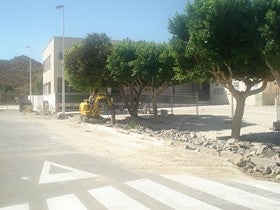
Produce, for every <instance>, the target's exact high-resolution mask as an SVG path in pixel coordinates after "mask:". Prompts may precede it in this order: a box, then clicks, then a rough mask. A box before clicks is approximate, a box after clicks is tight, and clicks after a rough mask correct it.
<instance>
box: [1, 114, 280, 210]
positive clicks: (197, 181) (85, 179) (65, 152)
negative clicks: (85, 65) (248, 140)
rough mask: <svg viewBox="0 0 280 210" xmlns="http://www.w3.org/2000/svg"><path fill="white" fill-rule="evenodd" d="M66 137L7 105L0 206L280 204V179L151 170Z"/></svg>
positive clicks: (80, 209)
mask: <svg viewBox="0 0 280 210" xmlns="http://www.w3.org/2000/svg"><path fill="white" fill-rule="evenodd" d="M60 138H64V137H63V136H60V135H59V134H58V133H55V132H54V131H50V130H46V128H45V127H44V125H42V124H39V123H34V121H26V118H25V116H24V115H22V114H21V113H18V112H16V111H1V112H0V210H29V209H31V210H47V209H49V210H84V209H101V210H102V209H121V210H123V209H163V210H164V209H280V191H279V189H280V184H276V183H270V182H262V181H256V180H250V182H241V181H239V180H216V179H209V180H207V179H202V178H199V177H194V176H190V175H186V174H185V175H176V174H147V173H144V172H141V171H133V170H131V169H128V168H126V167H124V166H122V165H120V164H119V163H117V162H116V161H114V160H112V159H109V158H104V157H100V156H97V155H96V156H87V155H85V154H82V153H80V152H78V151H77V150H76V149H75V148H72V147H70V146H68V145H64V144H62V143H60V142H62V141H59V139H60Z"/></svg>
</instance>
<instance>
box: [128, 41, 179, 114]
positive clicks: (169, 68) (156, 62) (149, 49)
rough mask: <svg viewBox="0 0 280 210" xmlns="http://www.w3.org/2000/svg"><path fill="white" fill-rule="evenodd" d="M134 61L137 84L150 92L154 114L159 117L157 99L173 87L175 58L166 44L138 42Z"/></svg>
mask: <svg viewBox="0 0 280 210" xmlns="http://www.w3.org/2000/svg"><path fill="white" fill-rule="evenodd" d="M136 55H137V58H136V59H135V60H134V61H133V66H134V75H136V78H137V83H138V84H139V85H140V86H141V87H143V88H144V89H145V90H146V91H148V92H149V94H150V97H151V100H152V104H153V114H154V117H155V118H156V117H157V98H158V97H159V96H160V95H161V94H162V93H163V92H164V91H165V90H166V89H167V88H168V87H170V86H171V85H172V82H173V81H174V76H175V71H174V67H175V58H174V56H173V55H172V53H171V50H170V47H169V46H168V45H167V44H165V43H154V42H138V46H137V50H136Z"/></svg>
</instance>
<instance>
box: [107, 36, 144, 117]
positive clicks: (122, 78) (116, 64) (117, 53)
mask: <svg viewBox="0 0 280 210" xmlns="http://www.w3.org/2000/svg"><path fill="white" fill-rule="evenodd" d="M136 49H137V47H136V42H133V41H131V40H129V39H126V40H123V41H121V42H118V43H117V44H116V45H114V47H113V51H112V53H111V54H110V55H109V56H108V60H107V61H108V64H107V68H108V70H109V71H110V75H111V77H112V78H113V80H114V82H115V83H116V84H117V86H118V87H119V90H120V94H121V96H122V98H123V101H124V103H125V105H126V107H127V109H128V112H129V114H130V116H132V117H133V118H137V117H138V113H137V111H138V106H139V99H140V96H141V93H142V90H143V88H142V87H140V86H139V85H138V84H137V82H136V77H135V75H134V73H133V65H132V62H133V61H134V60H135V59H136V58H137V55H136ZM126 89H128V91H129V95H127V94H125V90H126Z"/></svg>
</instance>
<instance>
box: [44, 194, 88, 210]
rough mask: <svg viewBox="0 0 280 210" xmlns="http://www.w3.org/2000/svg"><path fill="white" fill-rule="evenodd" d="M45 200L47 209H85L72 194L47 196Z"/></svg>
mask: <svg viewBox="0 0 280 210" xmlns="http://www.w3.org/2000/svg"><path fill="white" fill-rule="evenodd" d="M46 201H47V204H48V207H49V210H87V208H86V207H85V206H84V205H83V204H82V202H81V201H80V200H79V199H78V198H77V197H76V196H75V195H74V194H69V195H63V196H59V197H54V198H49V199H47V200H46Z"/></svg>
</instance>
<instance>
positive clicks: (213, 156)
mask: <svg viewBox="0 0 280 210" xmlns="http://www.w3.org/2000/svg"><path fill="white" fill-rule="evenodd" d="M230 113H231V109H230V106H203V107H200V108H199V116H196V115H195V108H194V107H185V108H176V109H174V114H175V115H174V116H171V117H170V116H169V117H167V118H165V119H164V120H162V121H161V122H159V123H155V122H153V121H152V120H147V119H146V120H144V122H145V123H146V126H147V127H151V128H152V129H171V128H172V129H177V130H187V131H190V132H199V133H200V135H205V136H206V137H207V138H216V137H225V136H229V135H230V123H229V121H230ZM274 116H276V114H275V111H274V107H247V108H246V112H245V115H244V120H245V121H244V125H243V126H244V127H243V128H242V134H243V135H244V137H245V138H246V139H247V140H250V141H262V142H274V143H275V142H278V143H279V142H280V138H279V132H273V131H272V130H271V127H272V122H273V121H275V117H274ZM24 117H25V118H26V120H31V121H34V122H36V123H42V124H43V125H44V126H46V127H47V128H48V129H49V130H50V131H55V132H57V133H59V134H61V135H63V136H64V137H67V138H66V140H59V141H64V142H63V143H65V144H67V145H70V146H72V147H75V148H76V149H77V150H78V151H79V152H81V153H84V154H87V155H100V156H106V157H109V158H111V159H112V161H117V162H119V163H121V164H124V165H125V166H126V167H129V168H134V169H136V170H144V171H146V172H150V173H156V174H164V173H176V174H178V173H191V174H194V175H199V176H207V177H209V176H211V177H216V178H218V177H219V178H240V179H246V178H248V177H247V175H246V174H244V173H243V172H242V171H240V170H239V169H238V168H237V167H236V166H234V165H233V164H232V163H231V162H230V161H229V160H232V159H236V158H239V157H238V156H237V155H233V154H230V153H223V155H222V156H221V157H219V156H218V154H217V153H216V152H215V151H213V150H208V149H201V150H200V151H193V150H186V149H185V148H184V143H183V142H175V143H174V142H173V141H171V140H166V139H165V140H164V139H158V138H154V137H151V136H149V135H145V134H144V135H143V134H141V135H140V134H136V133H134V132H131V131H127V130H124V129H120V128H118V127H112V126H111V125H110V124H109V123H107V124H103V125H99V124H91V123H83V122H81V121H80V119H79V117H78V116H76V115H74V116H73V117H70V118H68V119H66V120H57V119H55V117H53V116H40V115H34V114H31V115H29V114H27V115H25V116H24ZM125 117H127V116H120V115H118V116H117V122H122V120H123V119H124V118H125ZM132 131H133V130H132ZM61 139H63V138H61ZM172 142H173V144H171V143H172Z"/></svg>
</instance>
